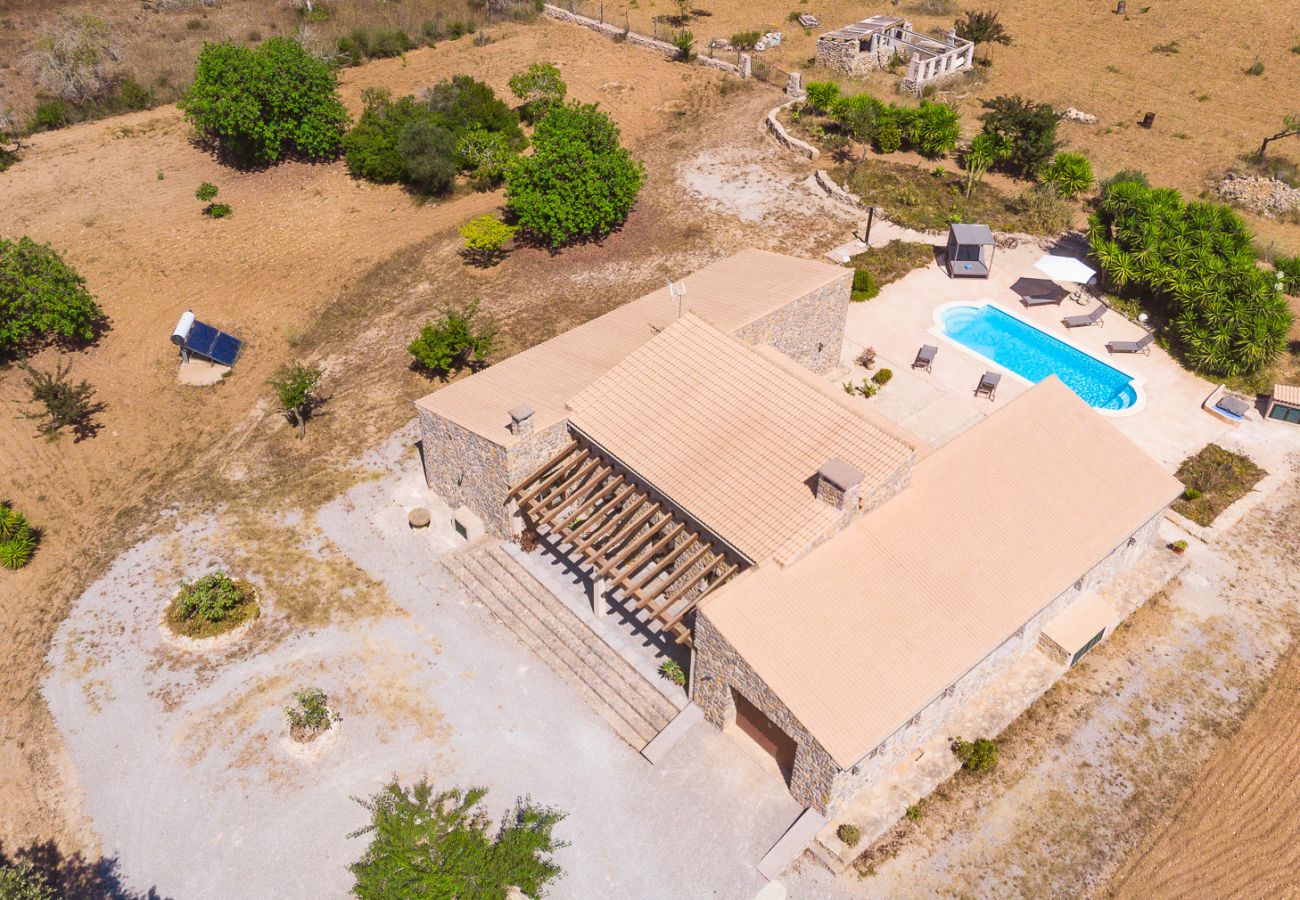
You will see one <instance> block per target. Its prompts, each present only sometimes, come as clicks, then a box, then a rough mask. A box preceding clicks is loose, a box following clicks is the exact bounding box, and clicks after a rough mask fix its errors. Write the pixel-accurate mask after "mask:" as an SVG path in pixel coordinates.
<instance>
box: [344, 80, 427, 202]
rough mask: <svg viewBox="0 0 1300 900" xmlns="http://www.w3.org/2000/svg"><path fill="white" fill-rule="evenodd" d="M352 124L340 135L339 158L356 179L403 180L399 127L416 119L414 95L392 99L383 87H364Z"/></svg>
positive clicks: (404, 177)
mask: <svg viewBox="0 0 1300 900" xmlns="http://www.w3.org/2000/svg"><path fill="white" fill-rule="evenodd" d="M362 102H363V104H364V106H363V109H362V112H361V117H360V118H359V119H357V124H356V126H355V127H354V128H353V129H352V130H351V131H349V132H348V133H347V134H346V135H344V137H343V159H344V161H345V162H346V163H347V167H348V171H349V172H351V173H352V174H353V175H354V176H356V177H357V178H364V179H365V180H366V181H374V182H377V183H379V184H391V183H394V182H401V181H406V180H407V178H408V177H409V173H408V171H407V168H406V159H405V158H404V157H403V156H402V153H401V151H400V150H399V149H398V142H399V140H400V139H401V135H402V130H403V129H404V128H405V127H406V126H407V125H409V124H410V123H412V122H414V121H416V120H417V119H418V118H420V116H421V114H422V111H421V109H420V107H419V105H418V104H417V103H416V100H415V98H414V97H403V98H402V99H401V100H397V101H394V100H393V98H392V94H390V93H389V92H388V91H386V90H380V89H367V90H366V91H364V92H363V93H362Z"/></svg>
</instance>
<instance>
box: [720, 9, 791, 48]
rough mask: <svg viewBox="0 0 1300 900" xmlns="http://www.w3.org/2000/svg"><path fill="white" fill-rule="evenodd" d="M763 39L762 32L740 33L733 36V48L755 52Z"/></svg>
mask: <svg viewBox="0 0 1300 900" xmlns="http://www.w3.org/2000/svg"><path fill="white" fill-rule="evenodd" d="M796 18H798V17H797V16H796ZM762 39H763V33H762V32H761V31H738V32H736V33H735V34H733V35H732V36H731V46H733V47H735V48H736V49H737V50H753V49H754V48H755V47H756V46H758V42H759V41H761V40H762Z"/></svg>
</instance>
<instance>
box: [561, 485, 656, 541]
mask: <svg viewBox="0 0 1300 900" xmlns="http://www.w3.org/2000/svg"><path fill="white" fill-rule="evenodd" d="M618 480H619V481H622V480H623V479H622V476H619V479H618ZM617 483H618V482H614V484H617ZM634 493H636V485H634V484H625V485H623V488H622V490H620V491H618V493H616V494H615V495H614V496H613V497H610V498H609V499H608V500H606V501H605V502H604V503H602V504H601V505H600V507H599V508H597V509H596V511H595V512H593V513H592V514H591V517H590V518H587V519H584V520H583V521H581V522H574V521H573V520H572V519H570V520H569V521H568V522H566V523H565V525H564V526H563V527H561V528H560V529H559V531H557V532H555V534H556V536H557V537H559V538H560V541H561V542H562V543H569V544H573V545H574V549H575V550H576V549H577V548H578V544H579V540H578V537H579V535H581V534H582V533H583V532H584V531H587V532H589V533H590V534H599V533H600V532H602V531H607V530H608V529H610V528H614V527H616V526H617V525H618V521H619V518H620V517H621V516H623V515H624V514H625V512H626V510H625V507H624V505H623V504H624V501H626V500H627V498H628V497H630V496H632V494H634ZM592 529H595V530H594V531H593V530H592Z"/></svg>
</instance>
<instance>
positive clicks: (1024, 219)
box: [1010, 184, 1074, 234]
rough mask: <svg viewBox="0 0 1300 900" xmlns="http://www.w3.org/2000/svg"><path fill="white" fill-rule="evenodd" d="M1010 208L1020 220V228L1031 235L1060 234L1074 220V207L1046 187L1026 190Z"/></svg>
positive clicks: (1037, 185) (1034, 187) (1036, 186)
mask: <svg viewBox="0 0 1300 900" xmlns="http://www.w3.org/2000/svg"><path fill="white" fill-rule="evenodd" d="M1010 206H1011V210H1012V211H1013V212H1014V213H1015V214H1016V215H1017V216H1019V218H1020V227H1021V228H1023V229H1024V230H1025V231H1027V232H1029V233H1030V234H1058V233H1060V232H1062V231H1064V230H1065V229H1067V228H1069V227H1070V223H1071V221H1073V219H1074V207H1072V206H1071V205H1070V204H1069V202H1068V201H1067V200H1065V199H1063V198H1062V197H1061V196H1060V195H1059V194H1057V193H1056V191H1055V190H1053V189H1051V188H1050V187H1047V186H1046V185H1041V184H1035V185H1032V186H1030V187H1028V188H1026V189H1025V190H1023V191H1021V192H1020V195H1019V196H1017V197H1016V198H1015V199H1014V200H1012V201H1011V204H1010Z"/></svg>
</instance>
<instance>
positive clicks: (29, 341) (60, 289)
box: [0, 237, 104, 357]
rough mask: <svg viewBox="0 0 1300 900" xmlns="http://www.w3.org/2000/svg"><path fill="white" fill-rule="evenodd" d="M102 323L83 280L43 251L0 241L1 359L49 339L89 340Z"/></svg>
mask: <svg viewBox="0 0 1300 900" xmlns="http://www.w3.org/2000/svg"><path fill="white" fill-rule="evenodd" d="M103 318H104V314H103V312H101V311H100V308H99V306H98V305H97V304H96V303H95V298H94V297H93V296H91V294H90V292H89V291H87V290H86V281H85V279H84V278H82V277H81V276H80V275H78V274H77V271H76V270H75V269H74V268H72V267H71V266H70V265H68V264H67V263H65V262H64V261H63V258H62V257H61V256H59V254H58V253H56V252H55V251H54V250H53V249H51V248H50V247H49V246H48V245H46V244H38V243H36V242H35V241H33V240H32V239H31V238H26V237H23V238H19V239H18V240H17V241H7V240H4V239H3V238H0V357H3V356H6V355H9V354H11V353H13V352H15V351H16V350H19V349H29V348H31V347H33V346H34V345H36V344H37V343H39V342H41V341H44V340H47V339H51V338H53V339H58V340H63V341H89V340H92V339H93V338H94V337H95V334H96V333H97V331H98V330H99V328H100V327H101V325H102V322H103Z"/></svg>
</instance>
